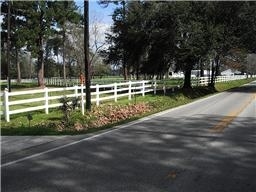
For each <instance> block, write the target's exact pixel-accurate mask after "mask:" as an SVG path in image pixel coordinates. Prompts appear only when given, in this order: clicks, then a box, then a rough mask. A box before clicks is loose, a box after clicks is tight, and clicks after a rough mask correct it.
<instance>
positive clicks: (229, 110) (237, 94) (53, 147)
mask: <svg viewBox="0 0 256 192" xmlns="http://www.w3.org/2000/svg"><path fill="white" fill-rule="evenodd" d="M2 191H6V192H16V191H19V192H23V191H24V192H55V191H56V192H69V191H70V192H80V191H81V192H121V191H122V192H123V191H125V192H137V191H141V192H182V191H185V192H186V191H189V192H196V191H199V192H201V191H203V192H217V191H221V192H231V191H232V192H255V191H256V82H254V83H251V84H250V85H247V86H245V87H242V88H239V89H236V90H232V91H229V92H224V93H221V94H218V95H215V96H212V97H209V98H207V99H203V100H198V101H196V102H194V103H192V104H189V105H185V106H182V107H179V108H176V109H173V110H168V111H165V112H163V113H160V114H157V115H155V116H151V117H148V118H144V119H143V120H141V121H136V122H132V123H130V124H128V125H125V126H120V127H119V129H114V130H110V131H107V132H102V133H101V134H100V135H93V136H91V137H89V136H86V137H85V136H76V137H66V138H65V139H59V140H56V141H55V142H48V143H46V144H41V145H39V146H37V147H31V148H28V149H26V150H20V151H16V152H12V153H5V154H4V155H3V157H2Z"/></svg>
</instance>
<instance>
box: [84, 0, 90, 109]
mask: <svg viewBox="0 0 256 192" xmlns="http://www.w3.org/2000/svg"><path fill="white" fill-rule="evenodd" d="M84 57H85V60H84V62H85V89H86V90H85V93H86V98H85V102H86V107H85V108H86V110H87V111H91V88H90V87H91V64H90V62H89V2H88V0H84Z"/></svg>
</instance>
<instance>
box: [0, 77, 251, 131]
mask: <svg viewBox="0 0 256 192" xmlns="http://www.w3.org/2000/svg"><path fill="white" fill-rule="evenodd" d="M253 80H255V79H244V80H236V81H230V82H225V83H217V84H216V86H215V88H209V87H194V88H193V89H192V90H183V89H179V90H176V91H175V92H172V89H167V91H166V93H165V95H164V93H163V91H162V90H159V91H157V94H156V95H154V94H146V95H145V96H144V97H142V96H138V95H134V96H133V97H132V100H128V99H127V98H126V97H124V98H123V99H119V100H118V102H116V103H113V101H105V102H103V103H101V105H100V106H99V107H97V106H96V105H95V104H93V105H92V112H86V114H85V115H84V116H83V115H82V114H81V112H80V111H79V110H76V111H74V112H73V113H72V115H71V119H70V121H69V122H68V123H65V122H64V120H63V113H62V111H60V110H58V109H51V110H50V111H49V114H48V115H47V114H45V113H44V111H35V112H28V113H24V114H22V115H20V114H17V115H12V116H11V121H10V122H9V123H7V122H5V121H4V120H1V134H2V135H74V134H85V133H92V132H95V131H99V130H103V129H107V128H111V127H113V126H115V125H119V124H123V123H126V122H129V121H132V120H135V119H139V118H141V117H144V116H147V115H150V114H154V113H157V112H160V111H163V110H167V109H170V108H174V107H177V106H180V105H184V104H187V103H190V102H192V101H194V100H197V99H200V98H203V97H206V96H209V95H211V94H215V93H218V92H222V91H225V90H229V89H232V88H235V87H239V86H241V85H243V84H246V83H249V82H251V81H253ZM142 103H143V104H145V106H147V108H148V109H150V110H144V109H141V111H140V109H136V112H138V113H136V115H130V114H128V115H127V118H122V117H123V116H125V117H126V113H131V112H129V110H130V109H132V110H134V109H133V108H129V106H132V107H134V106H135V108H136V106H137V105H140V104H142ZM127 107H128V108H129V110H126V111H125V112H124V113H122V114H117V113H118V112H120V111H121V110H122V109H124V108H127ZM111 109H112V110H111ZM127 111H128V112H127ZM29 114H30V115H31V116H32V118H33V119H32V120H31V121H30V122H29V120H28V118H27V116H28V115H29ZM110 114H112V116H111V115H110ZM134 114H135V113H134ZM118 115H119V116H120V115H121V118H120V119H119V120H117V119H118V118H119V116H118ZM102 119H103V120H104V119H105V120H104V121H105V122H102ZM113 119H114V120H113ZM101 122H102V123H101ZM60 125H65V127H64V128H63V126H62V129H60ZM77 125H79V127H80V128H79V129H77ZM81 127H82V128H81ZM83 127H85V128H83Z"/></svg>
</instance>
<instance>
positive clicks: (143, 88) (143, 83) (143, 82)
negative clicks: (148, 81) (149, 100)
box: [142, 80, 145, 97]
mask: <svg viewBox="0 0 256 192" xmlns="http://www.w3.org/2000/svg"><path fill="white" fill-rule="evenodd" d="M142 96H143V97H144V96H145V81H144V80H143V81H142Z"/></svg>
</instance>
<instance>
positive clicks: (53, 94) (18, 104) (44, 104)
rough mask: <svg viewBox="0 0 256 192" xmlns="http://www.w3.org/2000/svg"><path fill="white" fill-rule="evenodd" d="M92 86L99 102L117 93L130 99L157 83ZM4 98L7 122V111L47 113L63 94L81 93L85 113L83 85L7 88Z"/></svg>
mask: <svg viewBox="0 0 256 192" xmlns="http://www.w3.org/2000/svg"><path fill="white" fill-rule="evenodd" d="M90 88H91V96H92V99H91V101H92V102H95V103H96V105H100V102H102V101H105V100H114V101H115V102H116V101H117V99H118V98H120V97H128V99H129V100H131V98H132V96H133V95H136V94H141V95H142V96H144V95H145V93H147V92H153V91H154V93H155V92H156V83H155V82H153V81H134V82H132V81H129V82H126V83H113V84H108V85H98V84H97V85H93V86H91V87H90ZM1 95H2V98H3V102H2V107H3V111H1V115H4V117H5V120H6V121H7V122H9V121H10V115H13V114H18V113H24V112H30V111H37V110H44V111H45V113H46V114H48V113H49V109H50V108H56V107H59V106H61V105H62V104H61V103H60V102H59V99H60V98H62V97H64V96H66V97H80V98H81V103H82V104H81V111H82V113H83V114H84V111H85V110H84V104H85V99H84V97H85V86H83V85H81V86H73V87H65V88H47V87H45V88H44V89H37V90H28V91H17V92H8V90H7V89H5V91H4V92H3V93H1ZM20 96H23V97H29V96H32V98H26V99H24V98H21V99H17V98H14V97H20Z"/></svg>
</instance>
